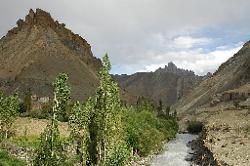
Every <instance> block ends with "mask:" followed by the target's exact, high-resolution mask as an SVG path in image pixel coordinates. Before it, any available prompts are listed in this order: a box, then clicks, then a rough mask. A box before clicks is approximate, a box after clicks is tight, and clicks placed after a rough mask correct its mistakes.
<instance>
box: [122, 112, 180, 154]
mask: <svg viewBox="0 0 250 166" xmlns="http://www.w3.org/2000/svg"><path fill="white" fill-rule="evenodd" d="M124 121H125V124H126V131H127V134H128V136H127V143H128V145H130V146H131V147H132V148H133V151H134V153H137V154H139V155H141V156H146V155H148V154H150V153H151V152H152V151H156V150H157V149H159V147H160V146H161V144H162V142H163V141H164V140H170V139H172V138H174V137H175V134H176V132H177V130H178V124H177V122H176V120H175V119H174V118H173V117H169V118H168V119H166V118H159V117H158V116H157V114H156V113H155V112H152V111H147V110H146V111H145V110H141V111H139V112H138V111H134V109H133V108H130V109H128V110H127V111H126V116H125V119H124Z"/></svg>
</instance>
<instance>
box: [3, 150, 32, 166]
mask: <svg viewBox="0 0 250 166" xmlns="http://www.w3.org/2000/svg"><path fill="white" fill-rule="evenodd" d="M0 165H1V166H25V165H27V164H26V163H25V162H24V161H22V160H18V159H17V158H15V157H13V156H11V155H9V154H8V153H7V152H6V151H3V150H0Z"/></svg>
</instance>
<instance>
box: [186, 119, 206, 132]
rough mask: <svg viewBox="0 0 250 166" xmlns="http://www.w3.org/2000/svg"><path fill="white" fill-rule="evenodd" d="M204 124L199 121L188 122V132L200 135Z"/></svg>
mask: <svg viewBox="0 0 250 166" xmlns="http://www.w3.org/2000/svg"><path fill="white" fill-rule="evenodd" d="M202 126H203V125H202V123H201V122H198V121H190V122H188V127H187V130H188V132H189V133H193V134H195V133H199V132H201V131H202Z"/></svg>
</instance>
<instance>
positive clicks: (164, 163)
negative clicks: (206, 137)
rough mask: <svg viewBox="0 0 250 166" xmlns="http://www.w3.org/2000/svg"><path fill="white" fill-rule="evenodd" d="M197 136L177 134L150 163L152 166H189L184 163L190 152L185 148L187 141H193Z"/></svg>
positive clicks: (187, 162) (187, 163) (188, 148)
mask: <svg viewBox="0 0 250 166" xmlns="http://www.w3.org/2000/svg"><path fill="white" fill-rule="evenodd" d="M197 138H198V135H192V134H177V135H176V138H175V139H174V140H172V141H170V142H168V143H166V144H165V145H164V148H163V152H162V153H161V154H159V155H156V156H155V157H154V158H153V159H152V162H151V165H152V166H190V165H191V163H190V162H189V161H186V160H185V159H186V158H190V157H191V156H190V153H192V150H191V149H190V147H188V146H187V143H188V142H189V141H192V140H195V139H197Z"/></svg>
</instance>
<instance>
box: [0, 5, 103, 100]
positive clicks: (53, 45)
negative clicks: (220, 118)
mask: <svg viewBox="0 0 250 166" xmlns="http://www.w3.org/2000/svg"><path fill="white" fill-rule="evenodd" d="M17 25H18V26H17V27H15V28H13V29H12V30H10V31H9V32H8V33H7V35H6V36H4V37H2V39H1V40H0V83H1V89H2V90H4V91H5V92H7V93H12V92H13V91H15V90H18V91H19V92H20V93H21V94H24V93H25V92H26V91H27V90H28V89H31V91H32V93H33V94H37V95H38V96H50V95H51V93H52V87H51V82H52V81H53V80H54V79H55V77H56V75H57V74H58V73H60V72H65V73H67V74H68V75H69V77H70V79H69V82H70V84H71V86H72V97H73V98H75V99H86V98H87V97H89V96H90V95H92V94H93V93H94V91H95V89H96V87H97V85H98V82H99V81H98V71H99V69H100V67H101V61H100V60H99V59H97V58H95V57H94V56H93V54H92V52H91V47H90V45H89V44H88V43H87V41H86V40H85V39H83V38H82V37H80V36H79V35H77V34H74V33H73V32H71V31H70V30H68V29H66V28H65V25H64V24H60V23H58V21H54V20H53V19H52V17H51V16H50V14H49V13H47V12H45V11H43V10H41V9H37V10H36V12H33V10H30V12H29V14H28V15H27V16H26V17H25V20H18V21H17Z"/></svg>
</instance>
